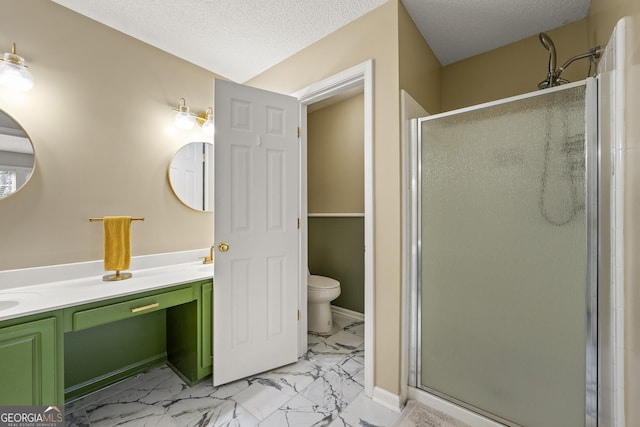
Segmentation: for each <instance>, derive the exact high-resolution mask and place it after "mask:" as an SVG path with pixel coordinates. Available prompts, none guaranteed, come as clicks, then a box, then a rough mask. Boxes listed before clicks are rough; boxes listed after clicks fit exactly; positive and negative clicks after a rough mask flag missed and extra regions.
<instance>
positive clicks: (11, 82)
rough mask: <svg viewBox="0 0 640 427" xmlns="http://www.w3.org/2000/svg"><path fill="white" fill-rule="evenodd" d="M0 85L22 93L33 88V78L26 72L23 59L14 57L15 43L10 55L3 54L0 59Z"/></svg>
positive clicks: (17, 56)
mask: <svg viewBox="0 0 640 427" xmlns="http://www.w3.org/2000/svg"><path fill="white" fill-rule="evenodd" d="M0 85H2V86H7V87H10V88H13V89H17V90H20V91H24V92H26V91H28V90H30V89H31V88H32V87H33V78H32V77H31V73H29V71H28V70H27V66H26V65H25V63H24V58H23V57H21V56H19V55H16V44H15V43H14V44H13V46H12V48H11V53H5V54H4V57H3V58H1V59H0Z"/></svg>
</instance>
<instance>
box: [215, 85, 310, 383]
mask: <svg viewBox="0 0 640 427" xmlns="http://www.w3.org/2000/svg"><path fill="white" fill-rule="evenodd" d="M298 108H299V107H298V101H297V100H296V99H295V98H292V97H289V96H285V95H281V94H276V93H272V92H267V91H263V90H259V89H255V88H250V87H246V86H242V85H239V84H235V83H230V82H226V81H222V80H216V82H215V108H214V110H215V129H216V136H215V143H214V145H215V156H214V158H215V180H214V182H215V194H214V197H215V206H214V212H215V226H214V227H215V233H214V234H215V242H216V243H215V244H216V249H217V253H216V258H215V267H214V268H215V275H214V286H213V289H214V310H213V313H214V315H213V318H214V327H213V330H214V332H213V342H214V346H213V348H214V350H213V383H214V385H219V384H224V383H227V382H230V381H233V380H236V379H239V378H244V377H246V376H249V375H252V374H255V373H258V372H263V371H266V370H269V369H273V368H276V367H279V366H282V365H286V364H289V363H292V362H295V361H296V360H297V346H298V277H299V273H298V271H299V254H298V239H299V231H298V206H299V203H298V199H299V188H298V186H299V184H298V182H299V179H298V173H299V170H298V163H299V143H298V136H297V130H298V111H299V110H298ZM222 244H226V245H228V250H227V251H221V250H220V248H221V247H220V245H222Z"/></svg>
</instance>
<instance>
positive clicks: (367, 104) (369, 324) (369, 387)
mask: <svg viewBox="0 0 640 427" xmlns="http://www.w3.org/2000/svg"><path fill="white" fill-rule="evenodd" d="M361 85H362V86H364V246H365V253H364V392H365V394H366V395H367V396H369V397H372V395H373V382H374V366H375V365H374V360H375V358H374V356H375V355H374V351H375V312H374V310H375V274H374V265H375V257H374V255H375V253H374V250H375V246H374V210H373V208H374V204H373V203H374V187H373V177H374V175H373V60H372V59H369V60H367V61H365V62H362V63H360V64H358V65H354V66H353V67H351V68H348V69H346V70H344V71H341V72H339V73H337V74H334V75H333V76H330V77H327V78H326V79H323V80H320V81H318V82H316V83H313V84H311V85H309V86H307V87H306V88H304V89H301V90H299V91H297V92H295V93H292V94H291V96H293V97H295V98H298V101H299V102H300V231H301V233H300V292H299V295H300V300H299V307H300V322H299V328H298V329H299V340H298V342H299V350H298V355H299V356H302V355H303V354H304V353H306V351H307V265H308V262H309V260H308V253H307V252H308V246H307V245H308V231H309V229H308V224H307V214H308V209H307V106H308V105H310V104H313V103H315V102H318V101H322V100H323V99H326V98H329V97H331V96H334V95H337V94H339V93H341V92H343V91H346V90H349V89H352V88H354V87H358V86H361Z"/></svg>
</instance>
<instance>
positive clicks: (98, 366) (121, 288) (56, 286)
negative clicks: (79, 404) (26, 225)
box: [0, 257, 213, 406]
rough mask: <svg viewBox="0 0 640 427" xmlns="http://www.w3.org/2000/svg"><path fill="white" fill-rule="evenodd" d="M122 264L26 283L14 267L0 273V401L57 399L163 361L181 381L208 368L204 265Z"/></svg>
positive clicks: (208, 277)
mask: <svg viewBox="0 0 640 427" xmlns="http://www.w3.org/2000/svg"><path fill="white" fill-rule="evenodd" d="M148 258H151V257H148ZM147 261H148V260H147ZM155 261H158V260H157V259H156V260H155ZM82 264H91V263H82ZM133 264H134V263H132V267H133ZM142 264H144V263H142ZM147 264H149V263H148V262H147ZM151 265H153V263H151ZM69 266H71V265H67V266H61V267H62V270H64V269H65V268H69ZM80 267H81V268H80V270H82V269H85V270H86V269H87V268H89V270H92V269H95V268H94V267H95V266H89V267H87V266H86V265H84V266H80ZM43 269H47V267H43ZM49 269H50V270H49V273H51V275H52V276H56V275H57V276H64V275H65V274H64V271H61V270H58V271H53V270H51V268H49ZM27 270H37V269H27ZM77 270H78V269H76V273H75V275H76V276H78V275H82V273H81V272H78V271H77ZM131 271H132V272H133V277H132V278H131V279H129V280H124V281H121V282H104V281H102V279H101V275H100V274H98V275H91V276H88V277H75V278H73V279H70V280H55V281H52V282H50V283H41V284H36V285H29V286H21V284H22V285H23V284H24V282H29V281H30V280H31V277H26V278H25V274H23V273H22V272H21V271H18V270H14V271H9V272H0V285H1V286H2V289H0V378H2V387H0V406H9V405H16V406H17V405H62V404H64V402H65V400H68V399H72V398H74V397H78V396H81V395H84V394H86V393H89V392H92V391H95V390H97V389H99V388H102V387H104V386H106V385H109V384H112V383H114V382H116V381H119V380H121V379H123V378H126V377H129V376H131V375H134V374H136V373H138V372H141V371H143V370H145V369H147V368H149V367H151V366H156V365H160V364H163V363H166V364H167V365H169V366H170V367H171V368H172V369H173V370H174V371H175V372H176V373H177V374H178V375H179V376H180V377H181V378H182V379H183V380H184V381H185V382H186V383H187V384H190V385H192V384H195V383H197V382H199V381H201V380H202V379H204V378H206V377H207V376H208V375H210V374H211V372H212V354H213V353H212V350H213V345H212V302H213V293H212V291H213V266H212V265H203V264H202V263H201V262H191V263H181V264H173V265H168V266H165V267H153V268H142V269H137V270H136V269H133V268H132V270H131ZM11 273H13V274H11ZM31 273H33V272H31ZM36 273H38V274H36V275H39V276H42V274H41V273H42V272H41V271H40V272H36ZM27 276H28V274H27ZM31 276H33V275H31ZM10 279H12V280H15V282H16V285H17V286H15V287H11V284H10V283H8V280H10Z"/></svg>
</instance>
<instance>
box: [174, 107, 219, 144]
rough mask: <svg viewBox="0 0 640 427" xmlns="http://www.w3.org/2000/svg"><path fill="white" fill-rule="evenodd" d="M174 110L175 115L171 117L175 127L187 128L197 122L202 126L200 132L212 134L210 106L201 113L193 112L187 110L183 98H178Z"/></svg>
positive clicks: (211, 111) (211, 110) (190, 127)
mask: <svg viewBox="0 0 640 427" xmlns="http://www.w3.org/2000/svg"><path fill="white" fill-rule="evenodd" d="M174 111H176V116H175V118H174V119H173V124H174V125H176V127H177V128H180V129H185V130H189V129H192V128H193V126H194V125H195V124H196V123H198V125H199V126H200V127H202V132H204V133H205V135H209V136H212V135H213V133H214V126H213V109H212V108H211V107H209V108H207V109H206V111H204V112H203V113H200V114H193V113H191V112H190V111H189V107H188V106H187V103H186V101H185V100H184V98H180V100H179V101H178V108H177V109H175V108H174Z"/></svg>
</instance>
